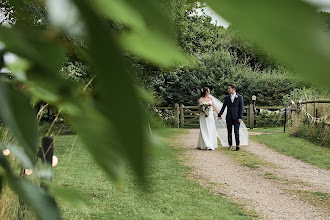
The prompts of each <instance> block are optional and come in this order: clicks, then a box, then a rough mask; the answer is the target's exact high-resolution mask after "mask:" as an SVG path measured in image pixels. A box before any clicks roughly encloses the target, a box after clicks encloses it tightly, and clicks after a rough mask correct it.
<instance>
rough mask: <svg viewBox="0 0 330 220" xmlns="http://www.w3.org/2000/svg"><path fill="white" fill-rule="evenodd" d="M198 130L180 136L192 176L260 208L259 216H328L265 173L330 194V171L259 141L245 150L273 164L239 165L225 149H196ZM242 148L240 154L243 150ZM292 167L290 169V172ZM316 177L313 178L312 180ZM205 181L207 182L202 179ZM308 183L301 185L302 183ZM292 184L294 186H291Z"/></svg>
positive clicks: (235, 198)
mask: <svg viewBox="0 0 330 220" xmlns="http://www.w3.org/2000/svg"><path fill="white" fill-rule="evenodd" d="M198 135H199V129H189V134H185V135H182V136H181V139H180V140H181V141H180V142H181V143H183V145H182V146H177V148H184V149H185V150H186V151H185V156H187V157H188V158H186V159H184V160H183V161H184V163H185V165H187V166H190V167H192V168H193V169H192V172H191V176H195V177H202V179H204V180H206V182H212V183H214V184H211V185H212V188H213V191H216V192H220V193H224V194H226V196H227V197H228V198H229V199H232V200H233V201H236V202H238V203H240V204H241V205H244V206H245V207H246V208H247V209H250V210H255V211H257V213H258V215H259V218H260V219H329V213H327V212H326V210H324V209H322V208H320V207H314V206H313V205H311V204H309V203H307V202H304V201H301V200H299V198H298V197H297V196H295V195H292V194H290V193H289V192H288V185H287V184H281V183H278V181H273V180H270V179H267V178H265V177H264V175H263V174H264V173H265V172H275V173H276V175H280V176H281V177H283V178H287V179H289V180H294V181H295V182H297V181H299V182H300V183H298V185H297V184H295V185H294V187H295V188H296V187H303V186H304V187H307V188H308V189H309V190H311V189H312V190H315V191H317V190H322V191H323V192H327V193H330V191H329V183H330V180H329V178H330V176H329V171H325V170H322V169H319V168H316V167H314V166H311V165H309V164H306V163H303V162H301V161H298V160H296V159H294V158H291V157H288V156H283V155H281V154H279V153H277V152H275V151H273V150H271V149H269V148H267V147H265V146H263V145H261V144H259V143H257V142H254V141H251V142H250V145H249V146H248V147H244V148H243V149H242V150H243V151H244V150H246V151H249V152H251V153H253V154H256V155H258V156H260V157H262V158H263V159H264V160H266V161H269V162H271V163H274V164H275V165H278V166H276V167H275V168H274V167H271V168H269V167H261V169H250V168H248V167H243V166H240V165H239V164H238V163H236V162H235V161H233V159H232V158H231V157H230V156H227V155H225V154H224V153H223V152H221V151H218V150H215V151H203V150H197V149H196V143H197V140H198ZM241 152H242V151H239V152H237V153H241ZM288 170H291V171H288ZM311 178H315V181H314V180H310V179H311ZM200 182H201V184H205V181H200ZM304 182H306V183H308V184H305V185H304V184H301V183H304ZM291 186H293V185H291Z"/></svg>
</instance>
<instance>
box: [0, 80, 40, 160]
mask: <svg viewBox="0 0 330 220" xmlns="http://www.w3.org/2000/svg"><path fill="white" fill-rule="evenodd" d="M0 106H1V108H0V116H1V119H2V120H3V121H4V122H5V124H6V125H7V126H8V128H9V129H10V130H11V132H12V134H13V135H14V136H15V138H17V140H18V141H19V143H20V144H21V145H22V146H23V147H24V150H25V152H26V154H27V155H28V157H29V158H30V161H33V160H35V157H36V156H35V153H36V147H37V123H36V120H35V113H34V111H33V109H32V106H31V105H30V103H29V101H28V99H27V98H26V97H24V96H23V95H22V94H20V93H18V91H16V90H14V89H12V88H11V87H9V86H8V85H6V84H5V83H3V82H0Z"/></svg>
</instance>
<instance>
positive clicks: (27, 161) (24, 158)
mask: <svg viewBox="0 0 330 220" xmlns="http://www.w3.org/2000/svg"><path fill="white" fill-rule="evenodd" d="M7 147H8V149H9V150H10V151H11V152H12V153H13V154H14V155H15V157H16V158H17V159H18V160H19V161H20V162H21V163H22V166H23V167H24V168H27V169H32V168H33V166H34V165H33V163H32V161H31V158H29V156H28V155H27V154H26V153H25V151H24V149H22V147H19V146H17V145H14V144H7ZM35 160H36V156H35V154H34V158H33V161H35Z"/></svg>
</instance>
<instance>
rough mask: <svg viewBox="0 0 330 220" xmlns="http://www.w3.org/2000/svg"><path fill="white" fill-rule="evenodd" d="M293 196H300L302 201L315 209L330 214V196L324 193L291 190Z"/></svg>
mask: <svg viewBox="0 0 330 220" xmlns="http://www.w3.org/2000/svg"><path fill="white" fill-rule="evenodd" d="M289 192H290V193H291V194H292V195H296V196H298V197H299V198H300V199H301V200H302V201H305V202H308V203H310V204H311V205H313V206H315V207H320V208H323V209H324V210H325V211H326V212H327V213H328V214H330V210H329V207H330V194H329V193H324V192H311V191H307V190H289Z"/></svg>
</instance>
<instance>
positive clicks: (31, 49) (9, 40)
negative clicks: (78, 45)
mask: <svg viewBox="0 0 330 220" xmlns="http://www.w3.org/2000/svg"><path fill="white" fill-rule="evenodd" d="M0 33H1V34H0V40H1V41H3V42H4V43H5V45H6V50H9V51H11V52H13V53H15V54H17V55H19V56H21V57H23V58H26V59H27V60H29V61H32V63H35V64H38V65H39V66H40V67H41V68H42V69H44V70H45V71H44V74H45V75H46V74H47V75H50V74H52V73H54V72H57V71H59V70H60V68H61V67H62V64H63V63H64V58H65V51H64V49H63V48H61V47H59V45H57V44H56V43H55V42H54V41H52V40H55V38H54V39H51V38H49V36H46V35H45V33H43V32H41V31H39V30H34V31H33V32H32V31H27V30H24V29H19V28H15V27H13V28H10V29H8V28H4V27H0Z"/></svg>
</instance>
